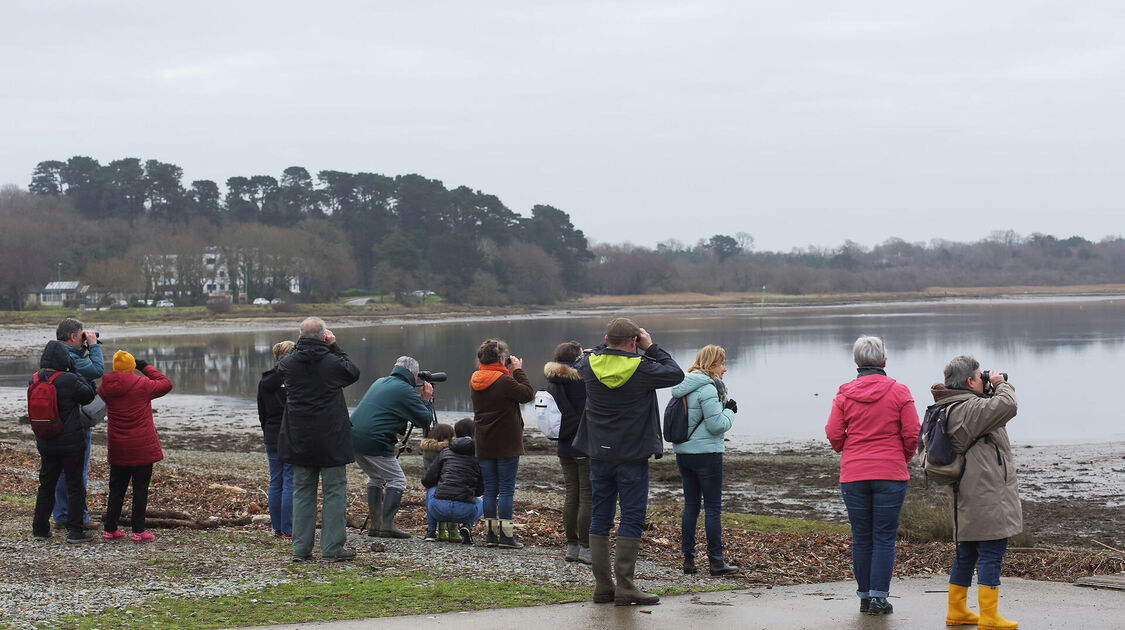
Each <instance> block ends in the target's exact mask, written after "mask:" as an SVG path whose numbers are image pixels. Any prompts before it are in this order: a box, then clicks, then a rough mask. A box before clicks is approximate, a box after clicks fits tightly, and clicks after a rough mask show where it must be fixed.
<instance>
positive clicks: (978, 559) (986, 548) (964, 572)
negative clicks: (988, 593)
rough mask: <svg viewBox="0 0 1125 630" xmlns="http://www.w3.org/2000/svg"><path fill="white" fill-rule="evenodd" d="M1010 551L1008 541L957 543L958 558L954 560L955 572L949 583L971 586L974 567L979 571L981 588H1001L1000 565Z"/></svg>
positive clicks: (951, 572) (950, 575)
mask: <svg viewBox="0 0 1125 630" xmlns="http://www.w3.org/2000/svg"><path fill="white" fill-rule="evenodd" d="M1006 551H1008V539H1007V538H1001V539H999V540H973V541H966V542H959V543H957V556H956V557H955V558H953V570H952V571H950V572H949V583H950V584H956V585H957V586H965V587H968V586H971V585H972V583H973V567H974V566H975V567H976V569H977V584H979V585H981V586H1000V563H1001V562H1002V561H1003V560H1004V553H1005V552H1006Z"/></svg>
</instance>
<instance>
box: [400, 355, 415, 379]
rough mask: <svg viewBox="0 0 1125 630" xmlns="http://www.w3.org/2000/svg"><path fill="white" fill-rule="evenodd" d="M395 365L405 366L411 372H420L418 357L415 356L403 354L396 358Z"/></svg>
mask: <svg viewBox="0 0 1125 630" xmlns="http://www.w3.org/2000/svg"><path fill="white" fill-rule="evenodd" d="M395 367H404V368H406V370H407V371H408V372H410V373H411V374H417V373H418V359H415V358H414V357H408V356H405V355H404V356H401V357H399V358H397V359H395Z"/></svg>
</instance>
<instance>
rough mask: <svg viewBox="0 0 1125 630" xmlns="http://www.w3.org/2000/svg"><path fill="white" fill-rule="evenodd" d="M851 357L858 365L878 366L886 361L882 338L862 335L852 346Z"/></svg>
mask: <svg viewBox="0 0 1125 630" xmlns="http://www.w3.org/2000/svg"><path fill="white" fill-rule="evenodd" d="M852 358H853V359H855V364H856V366H858V367H867V366H872V367H879V366H881V365H883V364H884V363H886V362H887V350H886V349H885V348H884V347H883V340H882V339H880V338H878V337H871V336H869V335H863V336H862V337H860V338H859V339H856V340H855V345H854V346H852Z"/></svg>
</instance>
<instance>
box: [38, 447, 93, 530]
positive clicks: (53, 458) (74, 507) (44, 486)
mask: <svg viewBox="0 0 1125 630" xmlns="http://www.w3.org/2000/svg"><path fill="white" fill-rule="evenodd" d="M62 473H66V500H67V520H66V529H67V531H68V532H69V533H70V534H71V535H72V536H81V535H82V534H83V533H84V532H83V530H84V525H85V524H84V523H83V522H82V513H83V512H85V511H86V486H85V485H84V484H83V483H82V451H78V452H76V453H69V454H66V455H40V456H39V493H38V494H37V495H36V497H35V516H34V517H33V518H32V521H31V533H32V534H34V535H36V536H47V535H50V533H51V521H50V518H51V511H52V510H54V509H55V485H56V484H58V482H59V475H61V474H62Z"/></svg>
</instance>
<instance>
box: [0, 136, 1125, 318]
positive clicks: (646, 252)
mask: <svg viewBox="0 0 1125 630" xmlns="http://www.w3.org/2000/svg"><path fill="white" fill-rule="evenodd" d="M182 178H183V170H182V169H181V168H180V167H178V166H176V165H174V164H169V163H165V162H159V161H157V160H147V161H141V160H140V159H137V158H125V159H121V160H115V161H112V162H110V163H108V164H105V165H102V164H100V163H99V162H98V161H96V160H94V159H91V158H88V157H82V156H75V157H72V158H70V159H68V160H66V161H44V162H40V163H39V164H38V165H37V166H36V167H35V169H34V171H33V174H32V179H31V183H30V185H29V187H28V191H26V192H25V191H22V190H20V189H18V188H16V187H8V188H5V189H4V190H3V191H0V222H2V223H0V225H2V226H3V230H0V308H19V306H20V303H21V301H22V296H23V294H24V292H25V291H26V290H28V289H33V288H38V287H41V286H42V285H43V283H45V282H46V281H48V280H50V279H52V278H54V277H56V276H59V275H61V276H62V277H64V279H68V278H69V279H78V278H81V279H83V280H85V281H88V282H91V283H94V284H97V285H99V286H102V287H104V288H107V289H111V290H116V291H123V292H127V293H130V294H134V295H147V294H149V293H150V292H151V290H152V284H153V277H154V276H153V274H154V273H155V270H154V269H153V268H152V261H153V260H154V259H156V258H155V257H158V256H165V257H166V260H174V261H176V262H175V264H176V265H177V274H176V277H177V281H176V284H175V285H174V286H161V287H160V293H161V295H163V294H164V293H165V292H168V293H171V294H172V295H173V296H174V297H176V298H178V299H179V300H180V301H183V302H186V303H201V302H203V301H205V300H206V295H204V293H203V290H202V286H203V282H202V277H203V270H202V269H200V264H199V262H198V261H200V260H201V256H202V254H203V253H204V252H205V251H209V248H217V251H218V255H219V256H220V257H221V258H222V260H223V262H224V263H226V265H227V266H228V267H229V268H230V269H232V270H235V269H237V270H238V273H237V274H235V273H232V274H231V278H232V280H235V281H236V282H243V283H244V285H245V286H232V287H231V293H232V294H233V295H235V296H237V295H238V294H239V293H244V294H246V295H247V296H248V297H255V296H264V297H276V296H279V295H282V294H284V293H285V292H286V291H287V286H286V283H285V282H283V281H282V279H285V278H299V279H300V280H301V283H302V285H301V294H300V296H299V298H300V299H307V300H329V299H332V298H334V297H336V296H337V295H339V293H340V291H342V290H343V289H345V288H349V287H360V288H371V289H378V290H380V291H384V292H391V293H394V295H395V297H396V299H398V300H401V301H404V302H409V301H410V300H411V299H412V297H411V295H412V293H414V292H416V291H419V290H421V291H434V292H436V293H438V294H439V295H441V296H443V297H444V298H445V299H446V300H449V301H452V302H464V303H472V304H482V305H503V304H551V303H554V302H557V301H559V300H561V299H564V298H566V297H567V296H570V295H574V294H578V293H602V294H630V293H654V292H656V293H659V292H683V291H695V292H704V293H715V292H719V291H758V290H761V289H762V287H767V288H768V290H769V291H770V292H776V293H789V294H808V293H823V292H873V291H917V290H922V289H925V288H926V287H931V286H1003V285H1016V284H1027V285H1063V284H1096V283H1121V282H1125V240H1122V239H1121V238H1120V237H1109V238H1105V239H1103V240H1101V241H1100V242H1097V243H1095V242H1091V241H1088V240H1085V239H1083V238H1080V237H1071V238H1066V239H1059V238H1056V237H1054V236H1049V235H1043V234H1032V235H1031V236H1028V237H1021V236H1020V235H1018V234H1016V233H1014V232H1011V231H1007V232H997V233H994V234H992V235H991V236H990V237H989V238H986V239H983V240H981V241H978V242H973V243H958V242H951V241H944V240H933V241H930V242H928V243H909V242H906V241H903V240H901V239H897V238H892V239H889V240H887V241H885V242H883V243H882V244H880V245H877V246H875V247H870V248H868V247H864V246H862V245H860V244H857V243H854V242H852V241H847V242H845V243H844V244H843V245H841V246H839V247H835V248H823V249H821V248H815V247H810V248H806V249H794V250H792V251H790V252H785V253H783V252H758V251H754V239H753V237H752V236H751V235H750V234H748V233H744V232H740V233H737V234H735V235H724V234H716V235H714V236H712V237H711V238H710V239H705V240H700V241H699V242H697V243H695V244H691V245H689V244H684V243H681V242H678V241H676V240H668V241H665V242H663V243H660V244H658V245H657V246H656V247H655V248H645V247H638V246H634V245H630V244H600V245H596V246H590V245H589V244H588V243H587V240H586V237H585V236H584V234H583V233H582V230H579V229H577V228H576V227H575V226H574V225H573V224H572V223H571V220H570V217H569V215H567V213H565V212H563V211H562V210H559V209H557V208H554V207H552V206H548V205H536V206H534V207H533V208H531V214H530V216H521V215H519V214H517V213H515V212H513V211H512V210H510V209H509V208H507V207H506V206H505V205H504V204H503V203H502V202H501V201H500V200H499V199H498V198H497V197H496V196H494V195H489V194H486V193H483V192H481V191H474V190H472V189H470V188H467V187H464V186H461V187H458V188H454V189H452V190H449V189H447V188H446V187H445V186H444V185H443V184H442V182H440V181H437V180H432V179H427V178H425V177H423V176H421V175H400V176H395V177H389V176H385V175H379V174H376V173H347V172H343V171H330V170H325V171H320V172H318V173H317V174H316V177H315V179H314V177H313V176H312V175H311V174H310V173H309V171H307V170H306V169H304V168H302V167H299V166H293V167H290V168H287V169H285V171H284V172H283V173H282V175H281V177H280V178H274V177H272V176H269V175H255V176H250V177H246V176H236V177H231V178H229V179H227V181H226V182H225V192H223V191H221V190H220V187H219V186H218V184H216V183H215V182H213V181H210V180H196V181H193V182H191V184H190V186H186V187H185V186H184V184H183V182H182ZM168 254H175V256H172V257H167V255H168Z"/></svg>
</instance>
